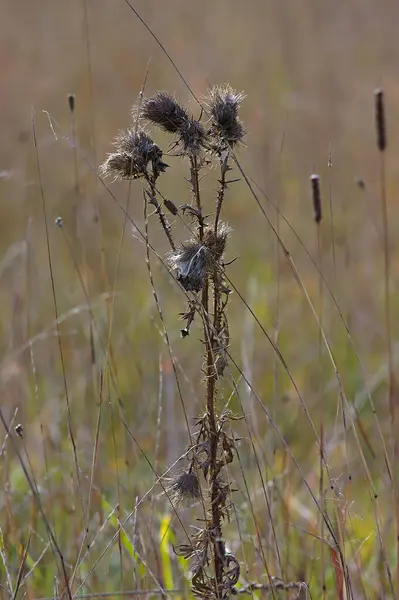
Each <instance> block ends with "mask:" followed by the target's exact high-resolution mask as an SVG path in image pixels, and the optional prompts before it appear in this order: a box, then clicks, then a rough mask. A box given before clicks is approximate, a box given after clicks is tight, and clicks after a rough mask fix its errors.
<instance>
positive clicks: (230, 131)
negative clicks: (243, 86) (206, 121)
mask: <svg viewBox="0 0 399 600" xmlns="http://www.w3.org/2000/svg"><path fill="white" fill-rule="evenodd" d="M244 98H245V95H244V94H242V93H237V92H235V90H233V88H232V87H231V86H230V85H225V86H215V87H213V88H212V89H211V90H209V92H208V95H207V98H206V99H205V100H206V105H207V107H208V110H209V112H210V130H209V135H210V137H212V138H213V139H214V140H215V141H216V142H217V147H218V148H219V149H220V150H223V148H226V147H227V146H231V147H232V146H234V145H236V144H238V143H239V142H241V141H242V139H243V137H244V135H245V128H244V125H243V124H242V122H241V121H240V119H239V117H238V111H239V108H240V104H241V102H242V101H243V99H244Z"/></svg>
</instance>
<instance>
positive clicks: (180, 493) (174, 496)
mask: <svg viewBox="0 0 399 600" xmlns="http://www.w3.org/2000/svg"><path fill="white" fill-rule="evenodd" d="M167 492H168V496H169V498H170V500H171V502H172V504H173V506H175V507H177V506H182V505H183V506H191V505H192V504H194V503H195V502H198V500H199V499H200V498H201V489H200V484H199V481H198V477H197V475H196V474H195V473H194V472H193V471H183V472H182V473H180V475H179V476H178V477H177V478H176V479H173V480H172V481H171V482H170V485H169V487H168V488H167Z"/></svg>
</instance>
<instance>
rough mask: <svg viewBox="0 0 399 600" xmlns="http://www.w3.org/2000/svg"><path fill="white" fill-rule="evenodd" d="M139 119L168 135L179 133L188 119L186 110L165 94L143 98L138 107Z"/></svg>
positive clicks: (134, 109) (156, 93)
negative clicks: (155, 126)
mask: <svg viewBox="0 0 399 600" xmlns="http://www.w3.org/2000/svg"><path fill="white" fill-rule="evenodd" d="M135 114H136V107H133V117H134V116H135ZM140 117H142V118H143V119H145V120H146V121H149V122H151V123H153V124H154V125H157V126H158V127H160V128H161V129H163V130H164V131H167V132H168V133H179V132H180V130H181V128H182V127H183V126H184V124H185V123H186V122H187V121H188V120H189V119H190V115H189V113H188V112H187V111H186V109H185V108H183V106H181V105H180V104H179V103H178V102H177V101H176V100H175V99H174V98H173V97H172V96H171V95H170V94H168V93H166V92H155V94H154V96H152V97H151V98H145V99H144V100H143V101H142V103H141V106H140Z"/></svg>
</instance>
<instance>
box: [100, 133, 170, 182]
mask: <svg viewBox="0 0 399 600" xmlns="http://www.w3.org/2000/svg"><path fill="white" fill-rule="evenodd" d="M114 146H115V148H116V152H113V153H112V154H109V155H108V158H107V160H106V161H105V162H104V163H103V164H102V165H101V167H100V169H101V174H102V175H103V176H113V178H114V179H138V178H139V177H146V176H147V175H148V165H149V164H151V167H152V170H153V175H154V177H155V179H156V178H157V177H158V176H159V175H160V174H161V173H163V172H164V171H165V170H166V168H167V164H166V163H164V162H163V161H162V150H161V149H160V148H159V146H157V144H155V142H154V141H153V140H152V139H151V138H150V136H149V135H148V134H147V133H146V132H145V131H144V130H143V129H133V128H129V129H127V130H126V131H122V132H120V133H119V134H118V136H117V137H116V139H115V142H114Z"/></svg>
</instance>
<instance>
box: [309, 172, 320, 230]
mask: <svg viewBox="0 0 399 600" xmlns="http://www.w3.org/2000/svg"><path fill="white" fill-rule="evenodd" d="M310 181H311V184H312V196H313V208H314V220H315V221H316V223H320V221H321V217H322V214H321V195H320V178H319V176H318V175H315V174H314V175H312V176H311V177H310Z"/></svg>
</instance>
